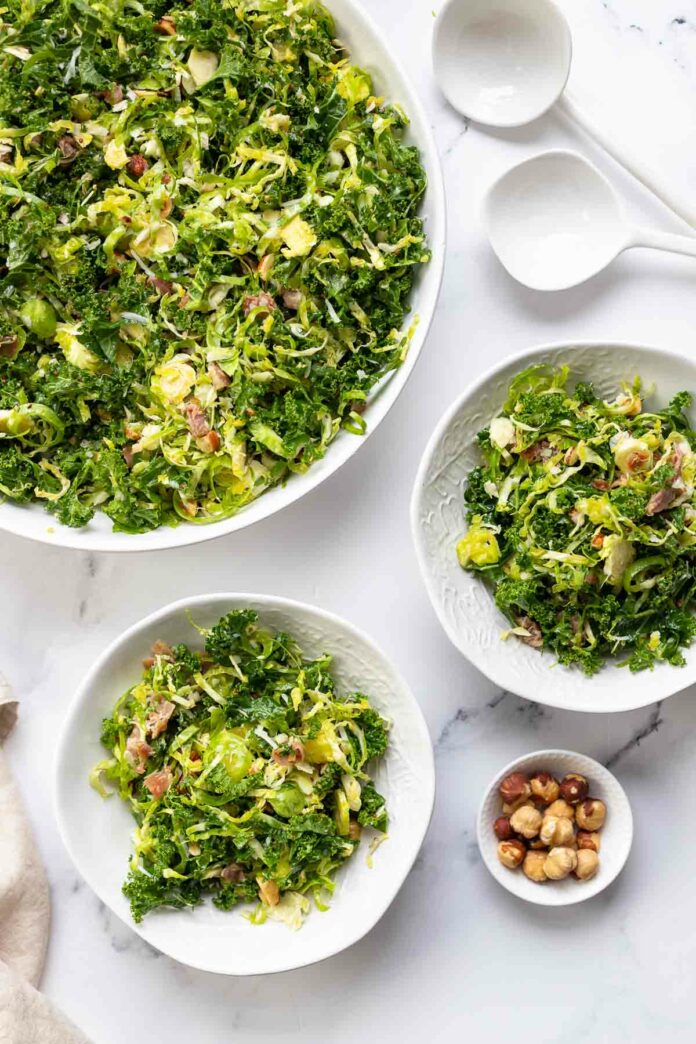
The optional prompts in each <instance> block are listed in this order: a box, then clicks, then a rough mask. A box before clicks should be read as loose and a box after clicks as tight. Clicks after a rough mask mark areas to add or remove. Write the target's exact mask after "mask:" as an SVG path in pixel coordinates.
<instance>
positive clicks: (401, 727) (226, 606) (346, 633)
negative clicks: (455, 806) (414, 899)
mask: <svg viewBox="0 0 696 1044" xmlns="http://www.w3.org/2000/svg"><path fill="white" fill-rule="evenodd" d="M245 607H250V608H252V609H256V610H257V611H258V613H259V618H260V620H261V622H262V623H264V624H266V625H268V626H269V627H271V628H273V629H274V630H285V631H288V632H289V633H290V634H292V635H293V636H294V637H295V638H296V639H297V640H298V641H299V643H300V645H301V646H302V649H303V651H304V652H305V654H307V655H309V656H319V655H321V654H322V653H324V652H329V653H331V654H332V655H333V656H334V677H335V678H336V681H337V683H338V686H339V688H340V689H341V690H342V691H344V692H345V691H349V692H350V691H355V690H360V691H361V692H364V693H366V694H367V695H368V696H369V697H370V699H371V700H372V701H373V703H374V706H375V707H376V708H377V709H378V710H379V711H380V712H381V713H382V714H384V715H385V716H386V717H388V718H389V719H390V720H391V721H392V723H393V725H392V731H391V734H390V743H389V747H388V750H387V753H386V755H385V757H384V758H383V759H382V760H381V761H380V762H379V765H378V767H377V770H376V772H375V777H374V778H375V783H376V786H377V788H378V789H379V790H380V792H381V793H383V794H384V796H385V797H386V799H387V807H388V811H389V819H390V826H389V838H388V840H387V841H385V842H384V844H382V845H380V847H379V848H378V850H377V851H376V852H375V854H374V857H373V867H372V868H370V867H369V866H368V864H367V851H368V844H367V841H366V839H363V842H362V844H361V845H360V847H359V848H358V850H357V851H356V852H355V853H354V855H353V856H352V857H351V859H350V860H349V861H348V862H347V863H346V864H345V865H344V866H343V867H342V868H341V870H340V872H339V874H338V878H337V880H338V887H337V889H336V892H335V893H334V896H333V898H332V900H331V906H330V908H329V910H328V911H326V912H324V913H322V912H320V911H318V910H314V909H312V910H311V912H310V914H309V916H308V917H307V920H306V921H305V923H304V925H303V927H302V928H301V929H300V930H299V931H297V932H293V931H290V930H289V929H288V928H287V927H286V926H285V925H283V924H279V923H276V922H270V921H269V922H267V923H266V924H264V925H261V926H255V925H252V924H250V923H249V922H248V921H247V920H246V919H245V918H244V917H242V916H241V914H240V913H239V911H231V912H223V911H221V910H217V909H215V907H214V906H213V905H212V903H211V902H210V901H208V902H206V903H204V904H203V905H201V906H198V907H196V908H195V909H194V910H183V911H179V910H160V911H154V912H153V913H151V914H148V916H147V917H146V918H145V919H144V920H143V921H142V922H141V923H140V924H134V922H133V920H132V917H131V914H130V909H129V906H128V903H127V901H126V899H125V897H124V896H123V894H122V892H121V885H122V883H123V880H124V878H125V876H126V872H127V864H128V859H129V856H130V853H131V850H132V845H131V837H132V834H133V828H134V825H135V824H134V820H133V819H132V817H131V815H130V813H129V811H128V810H127V808H126V806H125V805H124V804H123V802H122V801H120V800H119V799H118V798H117V797H112V798H110V799H109V800H106V801H105V800H104V799H103V798H101V797H100V796H99V795H98V794H97V793H96V791H95V790H93V789H92V788H91V787H90V785H89V782H88V775H89V772H90V769H91V768H92V767H93V766H94V765H95V764H96V762H98V761H99V760H101V759H102V758H103V757H104V748H103V747H102V746H101V744H100V742H99V731H100V725H101V721H102V718H104V717H105V716H107V715H108V714H110V713H111V709H112V707H113V705H114V703H115V701H116V699H117V697H118V696H119V695H121V694H122V693H123V692H124V691H125V690H126V689H127V688H128V687H129V686H131V685H133V684H134V683H135V682H136V681H137V679H138V678H139V677H140V675H141V672H142V660H143V657H144V656H147V655H148V651H149V649H150V647H151V645H152V643H153V642H154V641H155V640H156V639H157V638H162V639H164V640H166V641H168V642H171V643H172V644H176V643H177V642H188V643H189V644H191V645H193V646H194V647H195V646H196V645H197V644H198V645H200V643H199V642H198V643H197V642H196V638H197V635H196V632H195V631H194V630H193V628H192V627H191V624H190V622H189V619H188V616H187V613H190V614H191V617H192V618H193V619H194V620H195V621H196V623H197V624H199V625H202V626H204V627H206V626H208V627H209V626H211V625H212V624H214V623H215V622H216V621H217V620H218V619H219V618H220V617H221V616H222V615H223V614H224V613H226V612H229V611H230V610H231V609H237V608H245ZM434 796H435V770H434V765H433V753H432V746H431V743H430V736H429V734H428V729H427V726H426V724H425V721H424V719H423V715H422V713H421V711H420V708H419V706H418V703H417V702H416V699H415V697H414V696H413V694H412V693H411V691H410V689H409V688H408V686H407V685H406V683H405V682H404V680H403V679H402V678H401V676H400V675H399V673H398V672H397V671H396V669H395V668H394V667H393V666H392V665H391V664H390V663H389V661H388V660H387V659H386V657H385V656H384V655H383V653H381V652H380V651H379V649H378V648H377V647H376V646H375V645H373V643H372V642H371V641H370V639H369V638H368V637H367V636H366V635H364V634H363V633H362V632H361V631H358V630H357V629H356V628H355V627H353V626H352V625H351V624H348V623H346V622H345V621H343V620H341V619H339V618H338V617H336V616H333V615H331V614H330V613H326V612H323V611H322V610H321V609H316V608H314V607H312V606H309V605H303V604H301V603H300V602H291V601H288V600H287V599H284V598H273V597H271V596H267V595H254V594H213V595H201V596H199V597H196V598H187V599H184V600H182V601H179V602H174V603H173V604H171V605H168V606H165V608H163V609H160V610H159V611H158V612H156V613H153V614H152V615H151V616H148V617H147V618H146V619H144V620H141V621H140V622H139V623H137V624H135V625H134V626H133V627H131V628H130V629H129V630H128V631H126V632H125V634H123V635H122V636H121V637H120V638H118V639H117V640H116V641H115V642H113V644H112V645H110V646H109V648H108V649H106V651H105V652H104V653H103V654H102V655H101V656H100V658H99V659H98V660H97V662H96V663H95V664H94V666H93V667H92V669H91V670H90V672H89V674H88V675H87V677H86V678H85V680H84V682H83V683H82V685H81V686H80V688H79V690H78V692H77V695H76V696H75V699H74V700H73V703H72V707H71V709H70V713H69V715H68V718H67V721H66V723H65V726H64V728H63V733H62V736H61V738H60V742H59V745H58V756H57V763H56V816H57V820H58V826H59V829H60V833H61V835H62V838H63V841H64V843H65V845H66V847H67V849H68V852H69V853H70V855H71V857H72V859H73V861H74V863H75V865H76V866H77V869H78V870H79V871H80V873H81V874H82V876H83V877H84V879H85V880H86V881H87V883H88V884H89V885H90V886H91V887H92V888H93V890H94V891H95V892H96V894H97V895H98V896H99V898H100V899H101V900H102V902H104V903H106V905H107V906H108V907H110V909H111V910H112V911H113V912H114V913H115V914H116V915H117V916H118V917H120V918H121V920H122V921H124V922H125V923H126V924H127V925H129V926H130V927H131V928H133V930H134V931H135V932H137V933H138V935H140V936H141V937H142V938H143V939H145V940H146V941H147V942H148V943H150V944H151V945H152V946H155V947H156V948H157V949H158V950H162V951H163V952H164V953H166V954H168V955H169V956H170V957H173V958H174V959H175V960H177V961H181V962H182V963H183V964H190V965H192V966H193V967H194V968H201V969H203V970H204V971H211V972H219V973H222V974H226V975H259V974H262V973H265V972H278V971H287V970H288V969H290V968H300V967H302V966H303V965H306V964H312V963H314V962H315V961H320V960H323V959H324V958H325V957H330V956H331V955H332V954H335V953H338V952H339V951H340V950H343V949H345V948H346V947H347V946H350V945H351V944H352V943H354V942H357V941H358V939H361V938H362V936H363V935H365V933H366V932H368V931H369V930H370V929H371V928H372V927H373V926H374V925H375V924H376V923H377V921H378V920H379V919H380V917H381V916H382V914H383V913H384V912H385V911H386V909H387V908H388V906H389V904H390V903H391V902H392V900H393V899H394V897H395V895H396V893H397V892H398V890H399V888H400V887H401V885H402V883H403V881H404V879H405V877H406V875H407V874H408V872H409V870H410V869H411V866H412V864H413V861H414V859H415V858H416V856H417V854H418V850H419V848H420V846H421V843H422V841H423V838H424V837H425V833H426V830H427V829H428V823H429V822H430V816H431V813H432V807H433V800H434Z"/></svg>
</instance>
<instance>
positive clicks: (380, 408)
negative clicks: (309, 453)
mask: <svg viewBox="0 0 696 1044" xmlns="http://www.w3.org/2000/svg"><path fill="white" fill-rule="evenodd" d="M326 6H327V7H328V9H329V11H330V13H331V15H332V16H333V17H334V19H335V21H336V26H337V29H338V32H339V35H341V36H343V37H344V39H345V38H348V42H349V45H350V49H351V55H352V57H353V58H354V59H355V60H356V61H357V62H358V63H359V64H361V65H362V66H363V67H366V68H367V69H368V71H370V72H372V73H373V75H374V77H375V79H376V81H377V84H378V86H379V88H380V90H384V93H385V94H386V95H387V97H388V98H390V100H392V101H394V102H396V103H398V104H401V105H402V106H403V108H404V110H405V111H406V113H407V115H408V117H409V121H410V123H409V138H410V140H411V141H412V142H413V143H414V144H416V145H417V146H418V148H419V150H420V153H421V159H422V161H423V165H424V167H425V170H426V173H427V177H428V186H427V189H426V194H425V199H424V201H423V213H424V214H425V215H426V234H427V237H428V245H429V248H430V251H431V259H430V261H429V263H428V264H427V265H426V266H424V268H423V270H422V271H420V272H419V273H418V275H417V278H416V282H415V284H414V289H413V293H412V295H411V310H410V312H409V313H408V314H407V315H406V316H405V318H404V324H403V329H407V328H408V325H409V324H410V323H411V322H412V321H413V318H414V315H417V316H418V325H417V327H416V329H415V330H414V332H413V336H412V339H411V343H410V345H409V350H408V354H407V356H406V358H405V360H404V361H403V363H402V364H401V365H400V366H399V367H398V369H396V370H393V371H391V372H390V373H388V374H385V376H384V377H382V379H381V380H380V381H379V383H378V384H377V385H376V386H375V388H374V389H373V391H372V394H371V395H370V397H369V398H368V405H367V411H366V419H367V421H368V429H367V431H366V432H365V434H364V435H361V436H359V435H353V434H351V433H349V432H346V431H340V432H339V433H338V435H337V436H336V438H335V439H334V440H333V442H332V443H331V445H330V446H329V447H328V448H327V451H326V454H325V456H324V457H323V458H322V459H321V460H318V461H316V463H315V464H313V465H312V467H310V468H309V469H308V471H306V472H305V473H304V474H302V475H291V476H290V477H289V479H288V481H287V483H286V484H285V485H279V486H273V487H271V488H269V489H268V490H267V491H266V492H264V493H262V494H261V495H260V496H259V497H257V498H256V500H252V501H251V502H250V503H249V504H247V505H246V506H245V507H243V508H242V509H240V511H239V512H238V513H237V514H236V515H233V516H232V517H231V518H226V519H222V520H221V521H219V522H210V523H207V524H203V525H200V524H199V525H197V524H195V523H186V522H182V523H180V524H179V525H178V526H174V527H170V526H160V527H159V528H158V529H155V530H151V531H148V532H146V533H116V532H114V531H113V530H112V529H111V528H110V526H111V522H110V520H109V519H108V518H107V516H106V515H103V514H101V513H100V512H97V514H96V516H95V518H94V519H93V521H92V522H91V523H89V524H88V525H87V526H85V527H83V528H81V529H71V528H70V527H69V526H63V525H61V524H60V523H59V522H58V521H57V520H56V519H55V518H54V517H53V516H52V515H49V514H48V513H47V512H46V510H45V509H44V508H43V507H42V506H41V505H40V504H36V503H33V504H30V505H20V504H14V503H12V502H11V501H7V500H6V501H4V502H2V503H0V532H3V531H4V532H6V533H12V534H13V535H14V536H19V537H23V538H25V539H28V540H36V541H38V542H39V543H44V544H48V545H49V546H53V547H65V548H71V549H76V550H83V551H100V552H139V551H161V550H166V549H168V548H173V547H184V546H188V545H190V544H199V543H202V542H203V541H206V540H214V539H216V538H217V537H221V536H225V535H226V534H228V533H233V532H236V531H238V530H240V529H245V528H246V527H247V526H251V525H254V523H256V522H260V521H262V520H263V519H265V518H268V517H269V516H271V515H274V514H275V513H276V512H278V511H282V509H283V508H285V507H288V506H289V505H290V504H293V503H295V502H296V501H298V500H300V498H301V497H303V496H305V495H306V494H307V493H310V492H311V491H312V490H313V489H315V488H316V487H317V486H319V485H320V484H321V483H322V482H324V481H325V480H327V479H328V478H329V477H330V476H331V475H333V474H334V473H335V472H336V471H338V469H339V468H340V467H341V466H342V465H343V464H345V463H346V462H347V461H348V460H350V458H351V457H352V456H353V455H354V454H355V453H357V452H358V450H359V449H360V448H361V447H362V446H363V445H364V444H365V442H366V440H367V439H368V438H369V437H370V436H371V435H372V434H373V433H374V432H375V431H376V429H377V428H378V427H379V425H380V424H381V422H382V421H383V420H384V418H385V417H386V415H387V413H388V412H389V410H390V409H391V408H392V406H393V405H394V403H395V402H396V400H397V399H398V397H399V395H400V394H401V392H402V391H403V389H404V387H405V386H406V383H407V381H408V379H409V377H410V376H411V374H412V372H413V370H414V367H415V365H416V362H417V361H418V358H419V356H420V354H421V351H422V349H423V345H424V343H425V340H426V338H427V335H428V331H429V329H430V325H431V323H432V320H433V317H434V315H435V309H436V307H437V301H438V297H439V293H440V287H441V284H442V275H443V271H444V263H445V243H446V215H445V190H444V181H443V176H442V167H441V164H440V158H439V154H438V150H437V146H436V144H435V138H434V135H433V132H432V130H431V127H430V123H429V120H428V117H427V115H426V112H425V109H424V108H423V105H422V104H421V102H420V99H419V97H418V93H417V91H416V88H415V87H414V86H413V85H412V83H411V80H410V78H409V76H408V74H407V73H406V71H405V70H404V67H403V65H402V63H401V62H400V61H399V59H397V58H396V57H394V55H393V54H392V53H391V52H390V50H389V47H388V45H387V44H386V43H385V42H384V34H383V32H382V31H381V29H380V28H379V26H378V25H377V24H376V23H375V22H374V20H373V19H372V17H371V16H370V15H369V14H368V13H367V12H366V11H364V10H363V8H362V7H361V6H360V5H359V4H358V3H357V2H356V0H328V2H327V5H326ZM365 56H367V60H364V57H365Z"/></svg>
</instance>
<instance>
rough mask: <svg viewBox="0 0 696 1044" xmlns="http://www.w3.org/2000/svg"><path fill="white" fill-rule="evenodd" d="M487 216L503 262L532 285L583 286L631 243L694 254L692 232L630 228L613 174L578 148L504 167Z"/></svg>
mask: <svg viewBox="0 0 696 1044" xmlns="http://www.w3.org/2000/svg"><path fill="white" fill-rule="evenodd" d="M484 220H485V222H486V231H487V232H488V236H489V239H490V241H491V246H492V247H493V249H494V251H495V253H496V254H497V255H498V258H499V259H500V261H501V262H502V264H503V265H504V266H505V268H506V269H507V270H508V272H509V273H510V275H511V276H514V278H515V279H517V280H518V281H519V282H520V283H523V284H524V285H525V286H529V287H531V288H532V289H533V290H565V289H566V288H567V287H569V286H575V285H576V284H577V283H582V282H584V281H585V280H586V279H589V278H590V277H591V276H593V275H596V273H597V272H600V271H601V270H602V269H603V268H606V266H607V265H608V264H610V262H612V261H613V260H614V258H615V257H616V256H617V255H618V254H620V253H621V252H622V251H624V250H628V249H629V247H653V248H654V249H655V250H667V251H670V252H671V253H675V254H688V255H689V256H691V257H696V238H694V237H691V236H678V235H674V234H673V233H668V232H657V231H653V230H652V229H645V228H635V227H633V226H632V225H630V224H629V223H628V221H627V220H626V218H625V216H624V211H623V207H622V205H621V201H620V200H619V197H618V196H617V195H616V193H615V192H614V189H613V188H612V187H611V185H610V184H609V182H608V181H607V179H606V178H605V177H604V175H603V174H601V173H600V172H599V171H598V170H597V168H596V167H594V166H593V165H592V164H591V163H589V162H588V161H587V160H586V159H584V158H583V157H582V156H580V155H579V154H578V153H577V152H567V151H554V152H544V153H542V154H541V155H540V156H534V157H533V158H532V159H529V160H525V161H524V162H523V163H520V164H518V165H517V166H515V167H512V168H511V170H508V171H506V173H505V174H503V176H502V177H501V178H499V180H498V181H496V182H495V183H494V185H493V186H492V187H491V188H490V189H489V191H488V195H487V197H486V200H485V204H484Z"/></svg>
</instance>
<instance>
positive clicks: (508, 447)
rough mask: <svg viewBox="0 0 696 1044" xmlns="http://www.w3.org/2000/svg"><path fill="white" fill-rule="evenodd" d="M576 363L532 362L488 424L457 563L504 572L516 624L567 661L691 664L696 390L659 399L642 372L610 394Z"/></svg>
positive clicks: (498, 575) (502, 590)
mask: <svg viewBox="0 0 696 1044" xmlns="http://www.w3.org/2000/svg"><path fill="white" fill-rule="evenodd" d="M570 373H571V366H569V365H566V366H559V367H553V366H548V365H544V364H536V365H534V366H531V367H529V368H528V369H526V370H523V371H522V372H521V373H520V374H518V375H517V376H516V377H515V378H514V380H513V381H512V382H511V383H510V386H509V388H508V393H507V398H506V400H505V403H504V404H503V408H502V410H501V411H500V413H499V414H498V415H497V416H496V417H493V418H492V419H491V421H490V423H489V424H488V426H487V427H485V428H483V429H481V431H479V432H478V434H477V436H476V441H477V444H478V446H479V449H480V451H481V454H482V457H483V461H484V462H483V463H482V464H480V465H478V466H477V467H476V468H474V470H473V471H472V472H471V474H470V475H469V477H468V480H467V484H466V489H465V491H464V501H465V503H466V514H467V521H468V523H469V526H468V530H467V532H466V534H465V535H464V536H462V537H461V539H460V540H459V541H458V543H457V547H456V550H457V556H458V559H459V563H460V565H461V566H462V568H464V569H468V570H471V571H473V572H476V573H478V574H479V575H481V576H482V577H483V578H485V579H486V580H487V581H488V582H490V583H491V584H492V586H493V589H494V591H495V602H496V605H497V606H498V608H499V609H500V610H501V611H502V612H503V613H504V614H505V615H506V616H507V617H508V619H509V620H510V623H511V624H512V627H511V628H510V630H509V631H507V632H505V637H513V638H517V639H519V640H521V641H522V642H524V643H526V644H527V645H529V646H531V647H532V648H538V649H541V648H547V649H549V650H551V651H552V652H553V654H554V655H555V656H556V657H557V658H558V660H559V662H560V663H563V664H568V665H578V666H580V667H581V668H582V670H584V671H585V672H586V673H587V674H594V673H595V672H596V671H597V670H599V669H600V667H601V666H602V665H603V664H604V663H605V662H606V660H607V659H608V658H609V657H613V658H618V660H619V662H621V663H624V664H627V665H628V667H629V668H630V669H631V670H632V671H640V670H644V669H646V668H649V667H652V666H653V665H654V664H655V663H656V662H658V661H666V662H668V663H671V664H673V665H675V666H682V665H683V664H684V662H685V660H684V653H683V650H684V649H685V648H688V646H689V645H690V644H691V642H692V640H693V638H694V635H696V619H695V618H694V615H693V609H694V605H695V603H694V596H695V593H696V505H695V503H694V476H695V475H696V454H695V453H694V447H696V432H694V431H693V430H692V428H691V424H690V421H689V420H688V418H687V417H686V416H685V413H684V411H685V410H687V409H689V408H690V406H691V405H692V396H691V394H690V392H688V391H685V390H682V391H680V392H678V393H677V394H676V395H675V396H673V397H672V399H671V400H670V401H669V402H668V403H667V405H666V406H665V407H664V408H663V409H658V408H655V409H652V408H651V403H650V389H646V388H643V386H642V383H641V379H640V377H639V376H636V377H635V378H634V380H633V382H632V383H631V384H624V386H623V387H622V388H621V389H620V390H618V391H617V394H616V395H615V396H613V397H612V398H611V399H607V398H602V397H601V396H600V395H598V394H597V393H596V392H595V389H594V387H593V385H592V383H591V382H589V381H577V382H573V381H572V379H571V376H570Z"/></svg>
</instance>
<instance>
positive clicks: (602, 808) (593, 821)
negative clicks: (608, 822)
mask: <svg viewBox="0 0 696 1044" xmlns="http://www.w3.org/2000/svg"><path fill="white" fill-rule="evenodd" d="M606 815H607V807H606V805H605V804H604V802H603V801H600V800H599V798H588V799H587V800H586V801H583V802H582V804H580V805H578V807H577V808H576V809H575V819H576V821H577V824H578V826H579V827H581V829H582V830H599V829H601V827H603V826H604V820H605V819H606Z"/></svg>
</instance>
